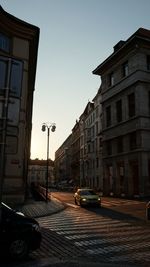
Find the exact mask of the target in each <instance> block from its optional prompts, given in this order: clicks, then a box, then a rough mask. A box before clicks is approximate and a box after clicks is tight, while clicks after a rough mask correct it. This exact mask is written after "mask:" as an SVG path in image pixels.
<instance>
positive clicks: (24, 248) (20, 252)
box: [9, 238, 29, 259]
mask: <svg viewBox="0 0 150 267" xmlns="http://www.w3.org/2000/svg"><path fill="white" fill-rule="evenodd" d="M28 252H29V246H28V243H27V241H26V240H24V239H21V238H20V239H19V238H18V239H15V240H13V241H12V242H11V244H10V246H9V253H10V256H11V257H12V258H14V259H24V258H25V257H26V256H27V255H28Z"/></svg>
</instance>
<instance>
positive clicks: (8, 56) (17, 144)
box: [0, 6, 39, 203]
mask: <svg viewBox="0 0 150 267" xmlns="http://www.w3.org/2000/svg"><path fill="white" fill-rule="evenodd" d="M0 25H1V27H0V198H1V199H3V201H5V202H6V203H9V202H19V203H20V202H23V201H24V199H25V194H26V185H27V172H28V160H29V158H30V140H31V129H32V105H33V92H34V85H35V75H36V65H37V52H38V42H39V28H37V27H36V26H33V25H31V24H28V23H26V22H24V21H21V20H20V19H18V18H16V17H14V16H12V15H10V14H8V13H7V12H5V11H4V10H3V9H2V7H1V6H0Z"/></svg>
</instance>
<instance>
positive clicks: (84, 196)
mask: <svg viewBox="0 0 150 267" xmlns="http://www.w3.org/2000/svg"><path fill="white" fill-rule="evenodd" d="M74 201H75V204H77V205H80V206H87V205H97V206H99V207H100V206H101V198H100V196H99V195H98V194H97V193H96V192H95V191H94V190H93V189H88V188H79V189H78V190H77V192H75V194H74Z"/></svg>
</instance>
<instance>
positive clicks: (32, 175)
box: [28, 159, 55, 187]
mask: <svg viewBox="0 0 150 267" xmlns="http://www.w3.org/2000/svg"><path fill="white" fill-rule="evenodd" d="M46 179H47V160H39V159H34V160H33V159H32V160H30V161H29V166H28V186H29V187H30V186H31V184H32V183H34V184H38V185H41V186H44V187H46ZM54 184H55V179H54V162H53V161H52V160H49V161H48V186H49V187H50V186H52V185H54Z"/></svg>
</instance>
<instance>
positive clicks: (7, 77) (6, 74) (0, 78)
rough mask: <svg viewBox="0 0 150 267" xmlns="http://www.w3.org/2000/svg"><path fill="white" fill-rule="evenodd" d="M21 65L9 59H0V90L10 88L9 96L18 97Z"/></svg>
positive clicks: (21, 71) (19, 62)
mask: <svg viewBox="0 0 150 267" xmlns="http://www.w3.org/2000/svg"><path fill="white" fill-rule="evenodd" d="M22 73H23V63H22V62H21V61H18V60H12V59H11V58H5V57H0V74H1V75H0V90H4V89H5V88H6V87H9V88H10V94H13V95H15V96H20V94H21V87H22V86H21V83H22Z"/></svg>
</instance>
